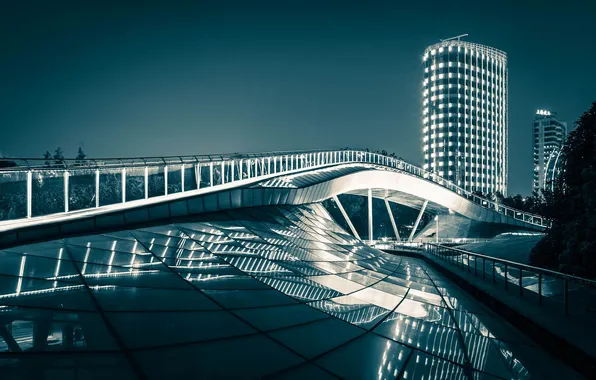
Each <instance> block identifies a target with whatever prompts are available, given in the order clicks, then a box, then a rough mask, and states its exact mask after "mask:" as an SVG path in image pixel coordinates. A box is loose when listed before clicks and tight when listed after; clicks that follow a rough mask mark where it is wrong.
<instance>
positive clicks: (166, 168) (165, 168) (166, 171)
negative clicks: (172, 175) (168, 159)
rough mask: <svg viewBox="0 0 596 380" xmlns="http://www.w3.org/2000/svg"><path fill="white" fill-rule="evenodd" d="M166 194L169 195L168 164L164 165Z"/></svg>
mask: <svg viewBox="0 0 596 380" xmlns="http://www.w3.org/2000/svg"><path fill="white" fill-rule="evenodd" d="M163 183H164V190H163V193H164V195H168V165H166V166H164V167H163Z"/></svg>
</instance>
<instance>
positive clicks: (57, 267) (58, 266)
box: [54, 248, 64, 288]
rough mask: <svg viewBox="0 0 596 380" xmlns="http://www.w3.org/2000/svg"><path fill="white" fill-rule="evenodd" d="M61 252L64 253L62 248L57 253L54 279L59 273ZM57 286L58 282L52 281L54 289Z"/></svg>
mask: <svg viewBox="0 0 596 380" xmlns="http://www.w3.org/2000/svg"><path fill="white" fill-rule="evenodd" d="M62 252H64V248H60V251H59V252H58V262H57V263H56V271H55V272H54V278H58V274H59V273H60V263H61V262H62ZM56 286H58V281H54V288H55V287H56Z"/></svg>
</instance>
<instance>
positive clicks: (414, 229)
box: [408, 200, 428, 242]
mask: <svg viewBox="0 0 596 380" xmlns="http://www.w3.org/2000/svg"><path fill="white" fill-rule="evenodd" d="M426 205H428V200H425V201H424V204H423V205H422V208H421V209H420V212H419V213H418V217H417V218H416V223H414V228H412V232H410V237H409V238H408V242H411V241H412V239H413V238H414V234H415V233H416V230H417V229H418V224H419V223H420V219H422V214H424V210H426Z"/></svg>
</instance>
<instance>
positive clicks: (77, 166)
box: [0, 149, 548, 227]
mask: <svg viewBox="0 0 596 380" xmlns="http://www.w3.org/2000/svg"><path fill="white" fill-rule="evenodd" d="M265 158H267V159H268V160H269V162H270V161H271V160H272V161H273V162H274V165H275V162H277V160H279V161H280V165H281V162H283V160H284V159H285V160H286V161H287V160H288V159H290V160H291V161H292V162H295V163H296V167H293V166H292V168H291V169H290V168H288V167H287V166H288V165H287V162H286V168H283V169H281V170H277V169H274V170H272V172H273V174H278V175H282V174H287V173H290V172H294V171H295V170H297V169H299V170H303V169H307V168H317V167H321V166H328V165H337V164H343V163H367V164H373V165H378V166H382V167H388V168H390V169H393V170H399V171H402V172H404V173H407V174H410V175H414V176H416V177H418V178H421V179H425V180H427V181H430V182H433V183H436V184H439V185H441V186H443V187H445V188H447V189H449V190H451V191H453V192H456V193H458V194H459V195H461V196H464V197H465V198H467V199H468V200H471V201H472V202H474V203H476V204H478V205H480V206H483V207H486V208H489V209H492V210H495V211H496V212H498V213H501V214H505V215H506V216H510V217H513V218H514V219H517V220H522V221H523V222H526V223H529V224H533V225H537V226H541V227H546V226H548V221H547V220H545V219H544V218H543V217H542V216H540V215H536V214H531V213H527V212H523V211H520V210H516V209H513V208H511V207H507V206H504V205H501V204H498V203H495V202H493V201H491V200H489V199H485V198H482V197H479V196H477V195H476V194H473V193H472V192H470V191H467V190H465V189H463V188H461V187H459V186H457V185H456V184H454V183H453V182H450V181H448V180H446V179H444V178H442V177H440V176H438V175H437V174H435V173H431V172H429V171H426V170H424V169H422V168H420V167H417V166H415V165H412V164H410V163H408V162H406V161H403V160H400V159H398V158H394V157H390V156H387V155H382V154H380V153H373V152H369V151H365V150H361V149H340V150H304V151H287V152H285V151H282V152H266V153H242V154H240V153H233V154H223V155H216V156H213V155H192V156H168V157H145V158H141V157H136V158H108V159H85V160H77V159H61V160H54V159H51V160H45V159H30V158H4V159H2V160H4V161H5V162H6V161H10V162H15V163H17V165H15V166H12V167H3V168H0V175H4V176H5V175H7V174H8V175H10V173H11V172H21V173H22V172H27V175H28V177H31V174H32V173H37V172H44V171H53V172H64V173H65V174H64V176H65V184H67V183H68V178H67V177H68V176H69V175H70V174H69V173H68V172H69V171H76V170H85V169H87V170H89V169H92V170H96V171H100V170H108V169H122V171H123V173H124V172H125V171H126V169H127V168H140V167H145V168H148V167H164V168H165V167H168V165H171V166H178V165H180V166H182V165H187V164H195V165H206V164H209V165H210V166H213V165H214V164H215V163H218V164H219V163H221V165H222V169H223V167H224V165H227V164H228V163H231V164H232V165H234V164H235V163H236V161H240V162H241V161H242V160H245V159H247V160H253V159H265ZM306 158H308V160H305V159H306ZM18 163H24V164H25V166H22V165H20V166H19V165H18ZM36 164H37V165H36ZM278 169H279V168H278ZM211 170H212V171H213V169H211ZM248 174H249V177H248V178H257V177H259V176H264V175H270V174H272V173H271V172H269V171H268V172H267V173H266V174H265V173H264V171H262V172H261V174H260V175H258V174H257V173H254V175H251V173H250V172H249V173H248ZM122 178H123V180H125V179H126V176H125V175H124V174H123V177H122ZM231 180H232V181H235V179H234V178H232V179H231ZM30 182H31V179H30V178H28V185H27V186H28V189H29V190H30V187H31V184H30ZM217 185H219V184H213V183H210V184H209V186H210V187H211V186H217ZM29 190H28V197H29V196H30V193H29ZM0 195H1V194H0ZM164 195H167V192H166V194H164ZM123 202H126V200H123ZM97 207H99V206H97ZM64 212H68V208H67V207H65V211H64ZM27 217H31V215H30V212H29V213H28V214H27Z"/></svg>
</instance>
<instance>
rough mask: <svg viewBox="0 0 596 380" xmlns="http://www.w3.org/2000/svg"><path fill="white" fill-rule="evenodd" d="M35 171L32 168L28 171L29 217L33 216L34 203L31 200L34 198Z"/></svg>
mask: <svg viewBox="0 0 596 380" xmlns="http://www.w3.org/2000/svg"><path fill="white" fill-rule="evenodd" d="M32 190H33V173H32V172H31V170H28V171H27V218H31V210H32V208H33V207H32V204H31V201H32V199H33V196H32V194H33V191H32Z"/></svg>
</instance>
